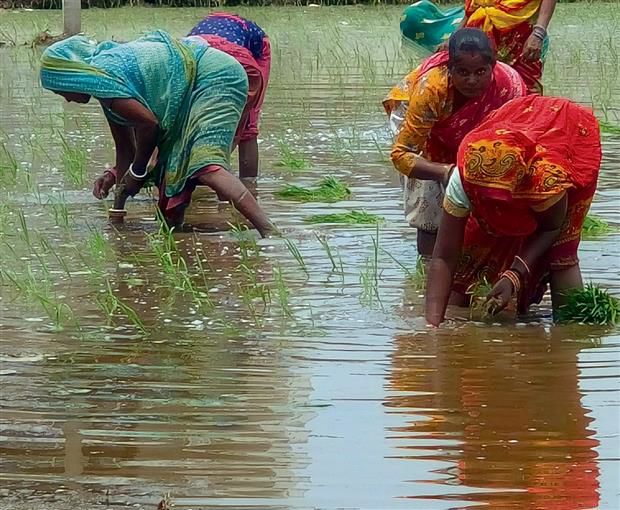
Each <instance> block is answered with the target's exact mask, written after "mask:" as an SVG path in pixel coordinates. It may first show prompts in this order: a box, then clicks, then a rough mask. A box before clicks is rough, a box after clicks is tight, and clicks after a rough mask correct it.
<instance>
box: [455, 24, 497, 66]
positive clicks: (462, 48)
mask: <svg viewBox="0 0 620 510" xmlns="http://www.w3.org/2000/svg"><path fill="white" fill-rule="evenodd" d="M460 53H476V54H478V55H480V56H481V57H482V58H483V59H484V61H485V64H490V65H493V64H495V48H494V47H493V43H492V42H491V40H490V39H489V37H488V36H487V34H485V33H484V32H483V31H482V30H478V29H477V28H461V29H459V30H457V31H456V32H454V33H453V34H452V35H451V36H450V40H449V41H448V54H449V55H450V66H453V65H454V64H456V62H457V61H458V59H459V54H460Z"/></svg>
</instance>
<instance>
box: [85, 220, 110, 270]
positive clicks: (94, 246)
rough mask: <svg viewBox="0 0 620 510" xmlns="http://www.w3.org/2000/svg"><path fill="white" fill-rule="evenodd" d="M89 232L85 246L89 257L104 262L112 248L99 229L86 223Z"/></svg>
mask: <svg viewBox="0 0 620 510" xmlns="http://www.w3.org/2000/svg"><path fill="white" fill-rule="evenodd" d="M88 230H89V231H90V234H89V235H88V238H87V239H86V247H87V251H88V254H89V255H90V257H91V259H92V260H94V261H96V262H104V261H105V260H107V259H108V258H110V256H111V255H112V250H111V249H110V245H109V244H108V242H107V240H106V238H105V237H104V236H103V233H102V232H101V231H100V230H97V229H96V228H95V227H93V226H92V225H88Z"/></svg>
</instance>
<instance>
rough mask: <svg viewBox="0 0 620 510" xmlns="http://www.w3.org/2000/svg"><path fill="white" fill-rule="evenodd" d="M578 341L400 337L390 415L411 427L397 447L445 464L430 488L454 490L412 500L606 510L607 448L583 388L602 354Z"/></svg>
mask: <svg viewBox="0 0 620 510" xmlns="http://www.w3.org/2000/svg"><path fill="white" fill-rule="evenodd" d="M571 336H572V335H571V331H570V330H567V329H566V328H551V329H546V328H543V327H538V326H528V327H524V328H522V329H516V330H514V329H512V330H506V329H504V328H499V327H497V328H475V327H472V326H465V327H462V328H460V330H458V331H452V332H449V331H445V332H441V333H439V334H437V335H435V336H433V337H429V336H425V337H421V336H411V335H401V336H397V337H396V338H395V347H396V348H395V351H394V353H393V355H392V369H391V373H390V376H389V380H388V384H389V394H388V397H387V399H386V401H385V406H386V407H387V408H388V409H389V410H388V413H398V414H402V415H404V416H403V417H404V418H405V419H406V424H404V425H403V426H402V427H395V428H391V429H389V430H388V432H387V433H388V437H389V438H390V439H391V440H392V441H397V443H398V448H399V451H400V452H401V453H400V456H399V457H400V458H406V459H410V460H412V461H420V460H421V459H426V460H436V461H440V462H443V463H445V464H444V465H445V467H443V468H441V469H440V470H438V471H437V472H435V473H434V475H436V479H434V480H427V482H429V481H431V482H433V483H437V484H442V485H448V486H451V488H450V489H448V490H445V489H444V491H442V494H441V495H432V494H427V495H420V494H407V495H404V496H409V497H413V498H422V499H426V498H438V499H459V500H461V501H462V500H470V501H472V502H479V503H485V504H490V505H491V507H492V508H507V509H508V508H514V509H517V508H518V509H526V508H527V509H549V510H551V509H558V510H559V509H562V510H572V509H586V508H597V507H598V502H599V494H598V492H597V489H598V487H599V484H598V475H599V468H598V463H597V453H596V451H595V448H596V447H597V446H598V445H599V441H598V440H597V439H595V438H594V437H593V436H594V431H593V430H592V429H591V428H590V423H591V421H592V418H590V417H589V416H588V413H589V409H586V408H585V407H584V406H583V405H582V402H581V399H582V393H581V391H580V388H579V382H578V378H579V373H580V371H579V367H578V356H579V353H580V351H581V350H582V349H584V348H587V347H589V346H590V345H592V344H587V345H584V344H583V343H578V342H573V341H566V339H567V338H571ZM588 342H590V341H589V340H588ZM592 342H594V340H592ZM416 481H418V482H419V481H420V480H416Z"/></svg>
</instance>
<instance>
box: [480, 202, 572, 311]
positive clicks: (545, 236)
mask: <svg viewBox="0 0 620 510" xmlns="http://www.w3.org/2000/svg"><path fill="white" fill-rule="evenodd" d="M567 209H568V198H567V196H566V195H564V196H563V197H562V198H561V200H560V201H559V202H557V203H556V204H554V205H552V206H551V207H549V209H547V210H545V211H542V212H539V213H537V215H536V219H537V221H538V228H537V229H536V231H535V232H534V233H533V234H532V235H530V236H529V237H528V238H527V239H526V240H525V242H524V243H523V246H522V248H521V250H520V252H519V254H518V255H517V256H516V257H515V259H514V261H513V263H512V266H511V267H510V269H511V270H512V271H513V272H514V273H516V275H517V278H518V280H519V282H517V283H521V284H523V282H524V281H525V280H526V278H527V277H528V276H529V273H530V268H532V267H534V265H535V264H536V263H537V262H538V260H539V259H540V258H541V257H542V256H543V255H544V254H545V253H546V252H547V251H548V250H549V248H551V246H552V245H553V243H554V242H555V240H556V239H557V238H558V235H559V234H560V232H561V230H562V225H563V224H564V219H565V218H566V212H567ZM514 287H515V285H514V283H513V282H511V281H510V278H509V277H507V276H502V277H500V278H499V280H497V282H495V285H493V289H491V292H490V293H489V295H488V296H487V300H488V301H490V300H493V301H495V304H494V311H495V312H499V311H500V310H503V309H504V308H506V306H508V303H509V302H510V299H511V298H512V296H513V295H514V293H515V290H516V289H515V288H514ZM522 311H524V310H522Z"/></svg>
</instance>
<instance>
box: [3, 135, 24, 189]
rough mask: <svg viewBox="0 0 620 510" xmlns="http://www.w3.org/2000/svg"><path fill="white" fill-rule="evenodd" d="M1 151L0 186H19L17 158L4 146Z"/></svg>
mask: <svg viewBox="0 0 620 510" xmlns="http://www.w3.org/2000/svg"><path fill="white" fill-rule="evenodd" d="M1 149H2V150H1V151H0V186H15V185H16V184H17V176H18V168H19V167H18V165H17V160H16V159H15V156H14V155H13V154H12V153H11V152H10V151H9V149H7V147H6V145H5V144H2V148H1Z"/></svg>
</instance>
